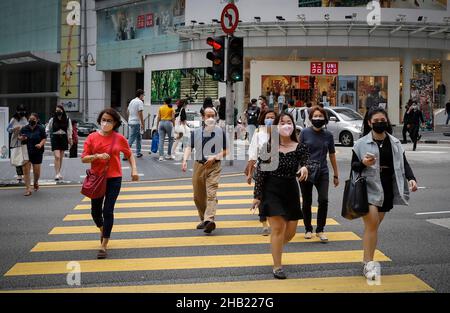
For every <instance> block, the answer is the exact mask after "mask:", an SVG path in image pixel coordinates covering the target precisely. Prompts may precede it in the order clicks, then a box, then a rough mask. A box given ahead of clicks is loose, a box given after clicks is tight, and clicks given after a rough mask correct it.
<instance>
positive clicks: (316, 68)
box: [310, 62, 323, 75]
mask: <svg viewBox="0 0 450 313" xmlns="http://www.w3.org/2000/svg"><path fill="white" fill-rule="evenodd" d="M310 73H311V75H322V74H323V63H322V62H311V71H310Z"/></svg>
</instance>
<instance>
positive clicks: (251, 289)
mask: <svg viewBox="0 0 450 313" xmlns="http://www.w3.org/2000/svg"><path fill="white" fill-rule="evenodd" d="M431 291H434V289H433V288H431V287H430V286H429V285H427V284H426V283H425V282H423V281H422V280H420V279H419V278H417V277H416V276H414V275H412V274H405V275H383V276H382V277H381V283H380V284H377V283H373V284H368V283H367V281H366V280H365V279H364V278H363V277H362V276H347V277H321V278H299V279H286V280H274V279H272V280H252V281H235V282H213V283H198V284H171V285H137V286H118V287H87V288H63V289H41V290H39V289H38V290H23V291H22V290H14V291H5V292H4V293H24V292H25V293H362V292H373V293H384V292H395V293H397V292H431ZM0 293H2V292H1V291H0Z"/></svg>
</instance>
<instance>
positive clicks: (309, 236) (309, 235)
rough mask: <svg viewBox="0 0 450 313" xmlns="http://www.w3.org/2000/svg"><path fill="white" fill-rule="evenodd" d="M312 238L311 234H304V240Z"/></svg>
mask: <svg viewBox="0 0 450 313" xmlns="http://www.w3.org/2000/svg"><path fill="white" fill-rule="evenodd" d="M311 238H312V233H311V232H310V231H308V232H306V233H305V239H311Z"/></svg>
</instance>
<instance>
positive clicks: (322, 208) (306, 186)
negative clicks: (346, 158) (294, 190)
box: [300, 174, 330, 233]
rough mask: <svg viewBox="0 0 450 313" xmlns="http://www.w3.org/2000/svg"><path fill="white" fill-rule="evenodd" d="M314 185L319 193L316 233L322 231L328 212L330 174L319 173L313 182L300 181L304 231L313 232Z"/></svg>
mask: <svg viewBox="0 0 450 313" xmlns="http://www.w3.org/2000/svg"><path fill="white" fill-rule="evenodd" d="M314 186H315V187H316V189H317V193H318V194H319V199H318V202H319V208H318V211H317V227H316V233H321V232H323V230H324V228H325V225H326V222H327V214H328V189H329V186H330V176H329V174H324V175H321V176H320V178H319V179H318V180H317V182H315V183H314V184H313V183H311V182H309V181H307V182H301V183H300V188H301V190H302V197H303V204H302V211H303V222H304V224H305V231H306V232H313V227H312V225H311V219H312V214H311V205H312V193H313V187H314Z"/></svg>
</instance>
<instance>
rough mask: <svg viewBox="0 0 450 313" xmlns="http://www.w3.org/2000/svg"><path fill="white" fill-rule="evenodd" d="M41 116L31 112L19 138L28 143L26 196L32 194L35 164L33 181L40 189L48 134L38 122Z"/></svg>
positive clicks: (25, 172)
mask: <svg viewBox="0 0 450 313" xmlns="http://www.w3.org/2000/svg"><path fill="white" fill-rule="evenodd" d="M38 122H39V116H38V115H37V113H31V115H30V118H29V119H28V125H26V126H24V127H23V128H22V129H21V130H20V135H19V140H21V141H22V143H23V144H26V145H27V149H28V159H29V161H27V162H26V163H25V164H24V165H23V173H24V176H25V186H26V191H25V194H24V196H31V192H32V189H31V176H30V170H31V165H33V181H34V185H33V186H34V191H38V190H39V177H40V176H41V164H42V157H43V155H44V146H45V142H46V138H47V135H46V134H45V129H44V127H43V126H42V125H39V124H38Z"/></svg>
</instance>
